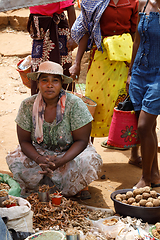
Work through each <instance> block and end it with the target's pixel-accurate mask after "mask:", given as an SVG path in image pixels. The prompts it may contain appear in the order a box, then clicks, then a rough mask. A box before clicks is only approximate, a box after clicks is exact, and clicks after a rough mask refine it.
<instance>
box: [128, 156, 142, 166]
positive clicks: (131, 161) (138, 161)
mask: <svg viewBox="0 0 160 240" xmlns="http://www.w3.org/2000/svg"><path fill="white" fill-rule="evenodd" d="M128 163H129V164H132V165H134V166H136V167H139V168H142V158H141V157H139V156H138V157H137V158H134V157H131V158H130V159H129V161H128Z"/></svg>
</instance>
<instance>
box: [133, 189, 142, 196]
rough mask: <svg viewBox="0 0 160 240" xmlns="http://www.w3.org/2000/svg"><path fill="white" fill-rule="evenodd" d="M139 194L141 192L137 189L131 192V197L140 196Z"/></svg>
mask: <svg viewBox="0 0 160 240" xmlns="http://www.w3.org/2000/svg"><path fill="white" fill-rule="evenodd" d="M140 194H141V190H140V189H139V188H137V189H135V190H134V191H133V196H134V197H135V196H137V195H140Z"/></svg>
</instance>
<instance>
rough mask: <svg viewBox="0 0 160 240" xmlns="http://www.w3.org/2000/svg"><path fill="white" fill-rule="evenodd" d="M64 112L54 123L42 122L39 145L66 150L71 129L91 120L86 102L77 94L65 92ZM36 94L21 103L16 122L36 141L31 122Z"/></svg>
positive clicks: (55, 149) (53, 149)
mask: <svg viewBox="0 0 160 240" xmlns="http://www.w3.org/2000/svg"><path fill="white" fill-rule="evenodd" d="M66 94H67V97H66V103H65V113H64V117H63V119H62V121H61V122H60V123H58V124H57V125H56V119H55V120H54V121H53V122H52V123H48V122H46V121H45V120H44V122H43V142H42V143H40V144H39V145H40V146H41V147H42V148H44V149H48V150H51V151H54V152H57V153H61V152H63V151H66V150H67V149H68V148H69V147H70V146H71V145H72V144H73V137H72V131H75V130H77V129H79V128H81V127H83V126H85V125H86V124H88V123H89V122H91V121H92V120H93V118H92V115H91V114H90V112H89V110H88V108H87V106H86V104H85V103H84V102H83V101H82V100H81V99H80V98H79V97H77V96H75V95H73V94H70V93H66ZM36 96H37V95H33V96H31V97H29V98H27V99H25V100H23V102H22V103H21V106H20V108H19V111H18V115H17V117H16V120H15V121H16V123H17V124H18V125H19V126H20V127H21V128H22V129H24V130H26V131H28V132H31V139H32V141H33V143H36V144H38V143H37V142H36V139H35V136H34V135H35V134H34V132H35V129H34V127H33V123H32V109H33V103H34V101H35V98H36Z"/></svg>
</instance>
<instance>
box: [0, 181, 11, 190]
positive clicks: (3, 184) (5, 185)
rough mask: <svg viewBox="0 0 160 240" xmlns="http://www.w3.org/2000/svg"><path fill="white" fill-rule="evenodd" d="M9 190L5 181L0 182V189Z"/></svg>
mask: <svg viewBox="0 0 160 240" xmlns="http://www.w3.org/2000/svg"><path fill="white" fill-rule="evenodd" d="M3 189H5V190H9V189H10V186H9V185H8V184H7V183H0V190H3Z"/></svg>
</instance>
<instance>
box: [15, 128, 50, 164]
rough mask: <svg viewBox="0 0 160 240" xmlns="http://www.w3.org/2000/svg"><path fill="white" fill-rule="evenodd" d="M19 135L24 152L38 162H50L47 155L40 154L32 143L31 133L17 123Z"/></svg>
mask: <svg viewBox="0 0 160 240" xmlns="http://www.w3.org/2000/svg"><path fill="white" fill-rule="evenodd" d="M17 135H18V140H19V144H20V146H21V149H22V152H23V153H24V154H25V155H26V156H27V157H28V158H30V159H32V160H34V161H35V162H36V163H37V164H40V163H48V160H47V157H46V156H42V155H40V154H39V153H38V152H37V151H36V149H35V147H34V146H33V145H32V140H31V133H30V132H28V131H25V130H24V129H22V128H21V127H20V126H19V125H17Z"/></svg>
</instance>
